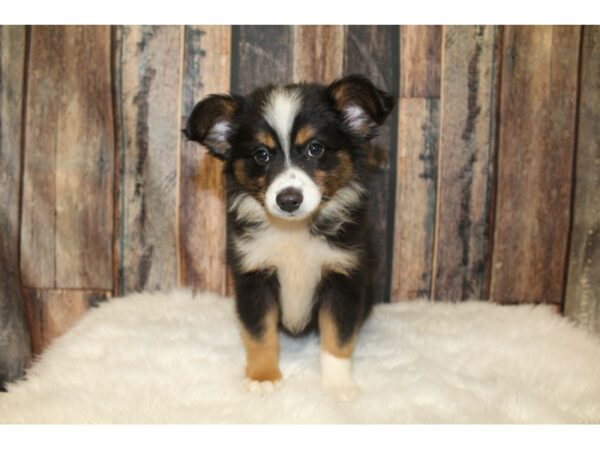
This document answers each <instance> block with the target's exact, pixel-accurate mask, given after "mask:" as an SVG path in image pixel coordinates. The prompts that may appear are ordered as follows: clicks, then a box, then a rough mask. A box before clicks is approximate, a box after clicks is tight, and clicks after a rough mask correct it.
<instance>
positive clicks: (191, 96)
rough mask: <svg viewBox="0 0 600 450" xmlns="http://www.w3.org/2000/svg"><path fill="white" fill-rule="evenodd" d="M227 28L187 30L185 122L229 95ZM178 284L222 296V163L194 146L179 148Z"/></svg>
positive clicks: (184, 75)
mask: <svg viewBox="0 0 600 450" xmlns="http://www.w3.org/2000/svg"><path fill="white" fill-rule="evenodd" d="M230 63H231V27H229V26H186V27H185V43H184V72H183V94H182V102H183V103H182V104H183V107H182V109H183V111H182V112H183V114H184V115H183V117H182V118H181V123H182V126H183V124H184V123H185V121H186V120H187V115H188V114H189V113H190V112H191V111H192V109H193V107H194V105H195V104H196V102H198V101H200V100H201V99H202V98H203V97H204V96H206V95H208V94H214V93H226V92H228V91H229V82H230V77H229V75H230V72H231V67H230ZM180 199H181V200H180V211H181V231H180V236H181V254H180V258H181V276H182V280H181V281H182V284H183V285H185V286H192V287H193V288H195V289H198V290H203V289H207V290H211V291H214V292H218V293H221V294H225V291H226V289H225V285H226V278H227V277H226V265H225V245H226V214H225V210H226V207H225V202H226V201H225V184H224V177H223V163H222V162H221V161H219V160H217V159H216V158H213V157H211V156H210V155H209V154H208V153H207V151H206V149H204V148H202V149H201V148H199V146H198V144H196V143H194V142H187V141H185V140H183V141H182V147H181V195H180Z"/></svg>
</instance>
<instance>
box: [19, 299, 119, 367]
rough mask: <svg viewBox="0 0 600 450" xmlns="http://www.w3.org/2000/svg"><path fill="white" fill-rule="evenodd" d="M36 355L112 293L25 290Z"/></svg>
mask: <svg viewBox="0 0 600 450" xmlns="http://www.w3.org/2000/svg"><path fill="white" fill-rule="evenodd" d="M25 295H26V296H27V305H28V306H27V309H28V313H29V321H30V323H31V326H32V328H31V339H32V344H33V352H34V354H36V355H39V354H40V353H41V352H42V351H43V350H44V349H45V348H46V347H47V346H48V344H50V342H52V340H53V339H55V338H57V337H59V336H61V335H62V334H64V333H65V332H66V331H67V330H68V329H69V328H71V327H72V326H73V325H74V324H75V322H77V320H78V319H79V318H80V317H81V316H82V315H83V314H84V313H85V312H86V311H87V310H88V308H89V307H92V306H96V305H97V303H98V302H101V301H104V300H106V299H107V298H109V297H110V292H109V291H88V290H85V291H83V290H60V289H52V290H45V289H25Z"/></svg>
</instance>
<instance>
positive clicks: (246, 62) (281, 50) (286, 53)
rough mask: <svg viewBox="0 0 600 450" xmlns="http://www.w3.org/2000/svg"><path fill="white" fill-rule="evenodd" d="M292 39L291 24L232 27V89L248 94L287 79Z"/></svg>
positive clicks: (289, 74)
mask: <svg viewBox="0 0 600 450" xmlns="http://www.w3.org/2000/svg"><path fill="white" fill-rule="evenodd" d="M292 41H293V28H292V27H291V26H281V25H268V26H265V25H243V26H235V27H233V60H232V62H231V64H232V80H231V87H232V90H233V91H234V92H235V93H238V94H248V93H250V92H251V91H252V90H254V89H256V88H257V87H261V86H264V85H266V84H271V83H272V84H286V83H291V82H292V77H293V74H292V72H293V59H292V58H293V57H292V53H293V44H292Z"/></svg>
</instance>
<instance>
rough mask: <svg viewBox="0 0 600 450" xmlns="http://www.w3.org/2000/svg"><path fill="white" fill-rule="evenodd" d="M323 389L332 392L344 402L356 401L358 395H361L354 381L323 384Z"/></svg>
mask: <svg viewBox="0 0 600 450" xmlns="http://www.w3.org/2000/svg"><path fill="white" fill-rule="evenodd" d="M323 387H325V389H327V390H328V391H329V392H331V393H332V394H333V395H334V396H335V397H336V398H337V399H338V400H340V401H343V402H349V401H350V400H354V399H355V398H356V397H357V396H358V394H360V388H359V387H358V385H357V384H356V383H354V382H353V381H347V382H345V383H341V384H340V383H336V384H331V383H323Z"/></svg>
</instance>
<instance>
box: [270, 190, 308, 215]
mask: <svg viewBox="0 0 600 450" xmlns="http://www.w3.org/2000/svg"><path fill="white" fill-rule="evenodd" d="M275 200H276V201H277V205H279V207H280V208H281V209H283V210H284V211H286V212H289V213H291V212H292V211H296V210H297V209H298V208H299V207H300V205H301V204H302V200H303V198H302V192H300V191H299V190H298V189H295V188H291V187H289V188H285V189H284V190H283V191H281V192H280V193H279V194H277V198H276V199H275Z"/></svg>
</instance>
